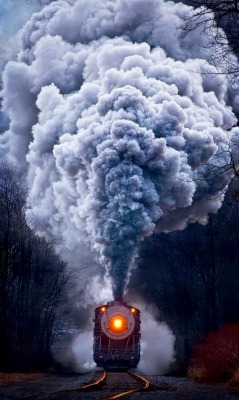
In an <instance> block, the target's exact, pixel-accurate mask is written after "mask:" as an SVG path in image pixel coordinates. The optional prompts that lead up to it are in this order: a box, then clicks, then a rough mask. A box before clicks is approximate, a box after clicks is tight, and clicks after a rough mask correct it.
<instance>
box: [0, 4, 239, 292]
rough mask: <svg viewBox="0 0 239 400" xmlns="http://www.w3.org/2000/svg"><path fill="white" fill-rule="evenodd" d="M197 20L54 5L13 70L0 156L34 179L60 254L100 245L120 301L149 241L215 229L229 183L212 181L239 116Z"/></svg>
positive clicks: (168, 10)
mask: <svg viewBox="0 0 239 400" xmlns="http://www.w3.org/2000/svg"><path fill="white" fill-rule="evenodd" d="M190 12H191V8H190V7H188V6H185V5H183V4H181V3H180V4H178V5H175V4H174V3H173V2H164V1H163V0H148V1H147V2H144V1H140V0H131V1H126V0H116V1H110V0H109V1H106V2H102V1H100V0H78V1H75V2H74V3H73V4H70V3H68V2H67V1H60V2H52V3H51V4H50V5H48V6H46V7H45V8H44V9H43V10H41V11H40V12H38V13H36V14H33V15H32V17H31V19H30V20H29V22H28V23H27V24H26V25H25V27H24V29H23V31H22V48H21V51H20V53H19V56H18V61H16V62H10V63H8V65H7V67H6V69H5V72H4V79H3V80H4V83H3V92H2V93H3V99H4V100H3V111H4V112H5V113H6V115H8V117H9V119H10V129H9V130H8V131H7V132H5V134H4V135H2V137H1V138H0V144H1V145H2V147H1V146H0V148H2V149H3V152H4V153H7V154H8V157H9V159H10V160H11V161H12V160H15V162H16V163H17V164H18V165H21V166H22V168H23V169H24V168H25V170H26V172H27V183H28V200H27V208H28V209H27V216H28V217H29V219H30V220H31V221H32V218H31V215H32V214H33V215H34V216H36V217H37V218H35V225H34V229H35V231H36V232H37V233H38V234H40V235H44V236H45V237H47V238H48V239H52V238H54V239H55V240H56V242H57V248H58V251H59V253H60V254H62V255H64V256H65V254H66V252H67V254H69V257H70V255H72V254H73V255H74V254H76V252H77V251H78V248H79V246H81V244H82V243H84V244H86V245H89V243H90V245H91V249H92V251H93V252H94V253H95V254H96V255H97V256H96V259H97V260H98V259H99V260H100V264H101V265H102V266H104V268H105V271H106V274H107V275H108V276H110V278H111V281H112V287H113V292H114V297H115V299H122V298H123V294H124V290H125V287H126V285H127V283H128V280H129V276H130V269H131V268H132V267H133V265H134V264H135V261H136V259H137V257H138V248H139V245H140V243H141V242H142V241H143V240H144V238H145V237H146V236H149V235H151V234H152V233H153V232H154V230H157V231H164V232H169V231H172V230H177V229H183V228H185V227H186V226H187V224H188V223H192V222H195V221H197V222H200V223H205V222H206V221H207V216H208V213H209V212H217V210H218V209H219V208H220V206H221V203H222V200H223V194H222V192H223V191H224V190H225V189H226V187H227V185H228V182H229V178H230V177H229V176H228V175H225V174H218V175H217V176H216V177H215V179H213V180H212V179H208V177H209V176H210V177H211V172H212V170H211V167H210V164H213V165H217V166H223V165H225V163H227V162H228V156H229V154H228V152H227V151H222V150H226V149H227V148H228V146H229V145H230V139H229V137H230V135H228V131H229V130H230V129H231V128H232V126H233V125H234V124H235V123H236V121H237V120H236V117H235V115H234V114H233V112H232V110H231V108H230V107H228V105H227V104H226V101H227V100H226V99H227V90H228V82H227V79H226V78H225V76H222V75H220V74H217V71H216V69H215V67H214V66H212V65H210V64H208V63H207V62H206V61H205V57H206V53H205V49H207V48H208V44H209V41H210V39H209V38H208V37H207V34H206V33H204V34H201V32H199V31H195V32H192V33H191V34H190V35H188V36H187V37H184V36H183V35H180V29H178V28H176V27H177V26H180V25H181V22H182V21H181V15H183V16H184V17H187V16H189V15H190ZM63 18H64V24H62V20H63ZM225 40H226V37H225ZM46 54H47V57H46ZM205 70H209V71H210V75H207V74H205ZM200 71H201V72H200ZM195 72H197V73H195ZM213 72H214V73H215V75H213ZM235 84H236V83H235ZM235 92H236V91H235ZM4 155H6V154H4Z"/></svg>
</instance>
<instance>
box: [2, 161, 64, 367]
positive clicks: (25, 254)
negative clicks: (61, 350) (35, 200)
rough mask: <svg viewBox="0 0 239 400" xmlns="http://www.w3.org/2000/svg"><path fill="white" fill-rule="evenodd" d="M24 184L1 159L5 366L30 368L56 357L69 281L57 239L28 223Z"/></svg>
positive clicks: (3, 355) (3, 345)
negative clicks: (57, 250)
mask: <svg viewBox="0 0 239 400" xmlns="http://www.w3.org/2000/svg"><path fill="white" fill-rule="evenodd" d="M24 204H25V196H24V190H23V184H22V183H21V180H20V177H19V176H18V175H17V173H16V171H15V170H14V168H13V167H12V166H11V165H9V164H7V163H1V165H0V353H1V357H0V367H1V368H7V369H9V368H29V367H31V366H35V367H36V366H41V365H43V364H46V363H47V362H48V361H49V359H50V349H51V344H52V339H53V335H54V327H55V324H56V322H57V306H58V304H59V301H60V298H61V294H62V290H63V288H64V285H65V283H66V281H67V274H66V269H65V265H64V263H62V262H61V261H60V260H59V258H58V257H57V256H56V254H55V253H54V246H53V244H50V243H46V241H45V240H44V239H43V238H39V237H36V236H35V235H34V234H33V232H32V231H31V230H30V228H29V227H28V225H27V224H26V220H25V214H24Z"/></svg>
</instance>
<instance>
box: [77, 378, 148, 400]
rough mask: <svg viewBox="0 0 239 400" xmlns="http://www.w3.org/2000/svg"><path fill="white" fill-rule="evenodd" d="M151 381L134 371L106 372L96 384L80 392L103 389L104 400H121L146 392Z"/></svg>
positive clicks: (84, 387)
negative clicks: (133, 394) (129, 395)
mask: <svg viewBox="0 0 239 400" xmlns="http://www.w3.org/2000/svg"><path fill="white" fill-rule="evenodd" d="M149 385H150V383H149V381H148V380H147V379H146V378H144V377H143V376H142V375H140V374H136V373H135V372H132V371H127V372H105V371H104V373H103V374H102V376H101V377H100V378H98V379H97V380H96V381H95V382H92V383H89V384H87V385H84V386H82V387H80V388H79V390H87V391H88V390H89V391H90V390H92V389H95V388H100V387H102V391H101V394H102V397H101V396H100V397H99V398H101V399H104V400H114V399H119V398H122V397H124V396H127V395H128V394H131V393H134V392H138V391H141V390H145V389H147V388H148V387H149Z"/></svg>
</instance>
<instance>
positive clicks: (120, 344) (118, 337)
mask: <svg viewBox="0 0 239 400" xmlns="http://www.w3.org/2000/svg"><path fill="white" fill-rule="evenodd" d="M94 323H95V325H94V346H93V356H94V361H95V363H96V364H97V366H98V367H104V368H106V369H107V368H130V367H131V368H134V367H136V366H137V364H138V362H139V360H140V311H139V310H138V309H137V308H135V307H132V306H130V305H128V304H127V303H125V302H123V301H111V302H109V303H107V304H105V305H102V306H100V307H97V308H96V309H95V319H94Z"/></svg>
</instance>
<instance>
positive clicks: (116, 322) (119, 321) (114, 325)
mask: <svg viewBox="0 0 239 400" xmlns="http://www.w3.org/2000/svg"><path fill="white" fill-rule="evenodd" d="M109 328H110V330H111V331H113V332H116V333H117V332H118V333H121V332H124V331H126V330H127V329H128V324H127V320H126V319H125V318H123V317H121V316H120V315H116V316H114V317H112V318H111V320H110V321H109Z"/></svg>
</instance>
